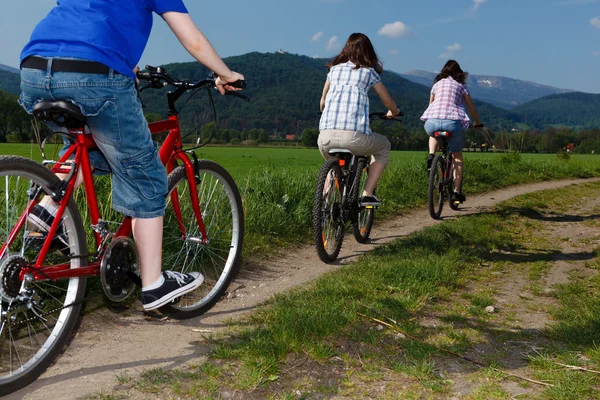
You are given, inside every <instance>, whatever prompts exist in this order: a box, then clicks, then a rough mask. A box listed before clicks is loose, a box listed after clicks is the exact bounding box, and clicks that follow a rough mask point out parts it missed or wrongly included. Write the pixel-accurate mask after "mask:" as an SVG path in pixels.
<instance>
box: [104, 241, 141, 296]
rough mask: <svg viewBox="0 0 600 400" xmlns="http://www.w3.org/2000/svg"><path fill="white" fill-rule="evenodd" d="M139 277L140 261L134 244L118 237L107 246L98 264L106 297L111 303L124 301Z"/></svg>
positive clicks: (133, 288) (132, 290)
mask: <svg viewBox="0 0 600 400" xmlns="http://www.w3.org/2000/svg"><path fill="white" fill-rule="evenodd" d="M139 275H140V259H139V257H138V254H137V250H136V247H135V243H134V242H133V241H132V240H131V239H129V238H128V237H124V236H119V237H116V238H114V239H113V240H112V242H111V243H110V244H109V245H108V246H107V248H106V251H105V253H104V256H103V257H102V261H101V262H100V280H101V281H102V289H103V290H104V294H105V295H106V297H107V298H108V299H109V300H110V301H113V302H116V303H120V302H122V301H125V300H126V299H127V298H128V297H129V296H131V294H132V293H133V292H134V290H135V287H136V280H137V279H136V277H139Z"/></svg>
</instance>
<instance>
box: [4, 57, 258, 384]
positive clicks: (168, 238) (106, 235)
mask: <svg viewBox="0 0 600 400" xmlns="http://www.w3.org/2000/svg"><path fill="white" fill-rule="evenodd" d="M146 69H147V71H146V72H140V73H139V74H138V77H139V79H140V80H144V81H148V82H149V83H148V84H147V85H146V86H145V87H144V88H142V89H145V88H162V87H164V86H166V85H171V86H174V87H175V88H176V89H175V90H174V91H172V92H169V93H168V94H167V100H168V105H169V118H168V119H166V120H163V121H159V122H154V123H151V124H149V125H150V131H151V132H152V133H153V134H155V133H159V132H167V131H168V135H167V137H166V139H165V140H164V142H163V144H162V146H161V148H160V152H159V154H160V159H161V161H162V162H163V164H164V165H165V167H166V169H167V172H168V174H169V175H168V181H169V192H168V193H169V194H168V199H167V209H166V213H165V217H164V235H163V236H164V238H163V264H164V265H166V266H168V267H169V269H172V270H177V271H180V272H184V273H185V272H189V271H200V272H201V273H202V274H203V275H204V277H205V281H204V284H203V285H201V286H200V287H199V288H198V289H196V290H195V291H193V292H191V293H188V294H186V295H184V296H183V297H181V298H179V299H177V300H176V302H174V303H170V304H169V305H167V306H165V307H163V308H161V309H160V311H161V312H164V313H167V314H168V315H170V316H172V317H175V318H181V319H182V318H190V317H194V316H197V315H200V314H202V313H204V312H206V311H207V310H208V309H210V308H211V307H212V306H213V305H214V304H215V303H216V302H217V301H218V300H219V298H220V297H222V295H223V294H224V293H225V291H226V289H227V287H228V285H229V283H230V282H231V280H232V279H233V278H234V276H235V275H236V273H237V272H238V270H239V268H240V258H241V252H242V243H243V237H244V214H243V209H242V200H241V197H240V193H239V191H238V188H237V186H236V184H235V182H234V180H233V179H232V177H231V176H230V175H229V173H228V172H227V171H226V170H225V169H224V168H223V167H221V166H220V165H218V164H217V163H215V162H212V161H208V160H199V159H198V158H197V156H196V154H195V153H194V150H195V149H196V148H197V147H198V146H194V147H192V148H190V149H185V148H184V144H183V143H182V136H181V131H180V127H179V117H178V110H177V109H176V108H175V103H176V102H177V100H178V99H179V98H180V97H181V96H182V95H183V94H185V93H186V92H187V91H189V90H193V91H194V93H196V92H197V91H199V90H201V89H203V88H205V89H206V90H207V92H208V96H209V98H210V104H211V106H212V113H213V114H214V117H215V118H216V112H215V109H214V103H213V102H212V95H211V94H210V93H211V91H212V90H211V89H213V88H214V87H215V84H214V79H212V78H210V79H206V80H202V81H200V82H190V81H182V80H179V79H176V78H174V77H172V76H170V75H169V74H167V72H166V71H165V70H164V69H162V68H154V67H149V66H148V67H146ZM240 84H243V85H244V86H245V82H240ZM228 94H231V95H234V96H237V97H242V98H244V99H246V100H248V98H247V97H245V96H243V95H241V94H238V93H236V92H228ZM192 95H193V94H192ZM34 116H35V118H36V119H37V120H39V121H53V122H54V123H56V124H58V125H59V126H62V127H65V128H66V129H67V130H68V136H69V137H71V140H72V141H73V142H74V145H72V146H71V147H70V148H69V150H68V151H67V152H66V153H65V154H64V155H62V156H61V157H60V159H59V160H58V161H51V162H45V163H46V164H49V165H50V166H51V168H50V169H49V168H47V167H44V166H43V165H41V164H39V163H37V162H34V161H32V160H29V159H26V158H23V157H17V156H3V157H0V210H1V211H0V213H1V214H2V218H0V395H4V394H7V393H10V392H13V391H15V390H17V389H20V388H21V387H23V386H26V385H27V384H29V383H30V382H32V381H33V380H34V379H36V378H37V377H38V376H39V375H40V374H41V373H42V372H43V371H44V370H45V369H46V368H47V367H48V366H50V364H52V362H53V361H54V360H55V358H56V357H57V356H58V355H59V354H60V353H61V351H62V350H63V349H64V348H65V346H66V345H67V343H68V342H69V340H70V338H71V337H72V333H73V329H74V328H75V326H76V323H77V320H78V318H79V314H80V311H81V307H82V304H83V302H84V300H85V298H84V292H85V284H86V278H88V277H97V276H99V277H100V279H101V286H102V289H103V291H104V294H105V295H106V297H107V298H108V299H109V300H110V301H113V302H122V301H124V300H125V299H127V298H128V297H129V296H130V295H131V294H132V293H133V292H134V291H135V289H136V286H137V285H138V284H139V260H138V255H137V252H136V248H135V244H134V243H133V241H132V240H131V239H130V237H131V219H130V218H128V217H126V218H124V219H123V220H122V221H121V223H110V222H108V221H106V220H104V219H102V218H101V215H100V211H99V208H98V200H97V197H96V189H95V186H94V179H93V177H92V168H91V167H90V162H89V151H90V149H92V148H94V147H95V142H94V139H93V137H92V136H91V135H88V134H83V133H84V132H85V117H84V116H83V115H82V114H81V111H80V110H79V107H77V106H76V105H74V104H72V103H70V102H68V101H56V102H41V103H38V104H37V105H36V106H35V108H34ZM42 147H43V146H42ZM80 170H81V172H82V174H83V186H84V189H85V196H80V197H84V199H82V201H79V203H84V202H85V203H87V209H88V211H89V223H88V224H86V225H84V222H83V219H82V217H81V214H80V211H79V210H80V208H83V207H85V205H84V204H77V202H76V201H75V199H74V197H73V196H74V193H75V189H76V185H75V181H76V177H77V175H78V172H79V171H80ZM55 174H64V175H61V176H65V175H66V178H64V179H59V178H58V177H57V176H56V175H55ZM45 196H50V197H51V198H52V199H53V200H54V202H56V203H57V204H58V209H57V211H56V214H55V215H54V222H53V223H52V225H51V227H50V229H49V232H48V233H47V234H45V235H40V234H39V232H38V233H37V234H36V232H33V231H32V228H30V227H29V224H28V223H27V221H28V217H29V214H30V212H31V210H32V209H33V208H34V207H35V206H36V205H37V204H38V203H39V202H40V200H41V199H42V198H44V197H45ZM111 226H116V230H113V229H111ZM57 234H58V236H57ZM58 237H61V238H62V239H63V240H62V241H60V240H57V238H58Z"/></svg>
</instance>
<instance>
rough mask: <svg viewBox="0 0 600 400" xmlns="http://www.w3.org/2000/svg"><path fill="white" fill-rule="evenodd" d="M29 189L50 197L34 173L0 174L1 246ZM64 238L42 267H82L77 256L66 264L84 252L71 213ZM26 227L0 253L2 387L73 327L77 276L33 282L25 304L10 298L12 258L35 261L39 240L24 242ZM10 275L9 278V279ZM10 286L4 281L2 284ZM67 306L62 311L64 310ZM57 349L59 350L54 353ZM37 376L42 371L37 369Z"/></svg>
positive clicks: (28, 369)
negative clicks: (67, 244)
mask: <svg viewBox="0 0 600 400" xmlns="http://www.w3.org/2000/svg"><path fill="white" fill-rule="evenodd" d="M28 191H31V192H32V193H33V192H35V193H37V192H39V193H49V189H48V187H47V186H46V185H45V184H44V182H41V181H40V179H39V178H38V177H37V176H36V175H35V174H29V173H26V172H23V171H19V172H16V171H14V172H13V171H8V172H6V171H3V172H0V207H1V209H2V211H1V213H2V216H3V218H1V219H0V247H2V246H3V245H4V244H5V241H6V238H7V236H8V234H9V233H10V232H11V231H12V229H13V227H14V226H15V224H16V223H17V221H18V219H19V218H20V217H21V214H22V212H23V210H24V209H25V208H26V204H27V203H28V201H29V196H28ZM63 227H64V234H65V235H66V237H67V241H68V243H69V246H66V245H60V244H58V243H59V242H56V243H57V244H56V246H53V248H52V250H51V251H50V252H49V253H48V255H47V256H46V259H45V260H44V266H50V265H53V264H63V263H69V262H70V264H71V268H78V267H80V266H82V260H81V259H80V258H73V259H71V260H70V261H69V257H68V255H65V254H63V253H61V250H64V252H65V253H67V254H68V251H69V248H70V251H71V253H72V254H82V253H83V252H82V249H81V247H80V244H79V243H80V242H79V238H78V237H77V229H76V225H75V222H74V219H73V217H72V215H71V214H70V211H69V209H68V208H67V209H65V213H64V215H63ZM28 228H29V227H27V226H25V227H23V228H22V229H21V230H19V232H18V234H17V236H16V238H15V240H14V241H13V242H12V244H11V245H10V246H9V247H8V248H7V251H5V253H4V254H0V278H1V279H0V298H1V301H0V385H2V384H8V383H9V382H12V381H15V380H17V379H19V378H21V377H22V376H23V375H25V374H27V373H29V372H31V370H32V369H33V368H35V367H36V366H37V365H38V364H39V363H41V362H42V361H44V359H45V358H46V356H48V354H49V352H51V351H53V350H55V348H56V347H57V345H58V344H59V343H60V342H61V341H62V340H63V339H64V333H65V332H66V330H68V329H71V328H72V324H71V323H68V321H69V320H70V318H76V317H77V315H76V314H77V313H78V312H79V304H78V299H79V296H80V295H81V293H80V290H79V288H80V281H79V278H71V279H68V280H58V281H56V282H50V281H37V282H33V283H31V284H30V286H29V288H30V289H31V294H30V295H29V296H25V298H26V299H27V300H21V301H20V300H19V299H18V298H17V297H15V296H14V293H15V292H14V291H15V290H16V286H15V284H16V283H17V282H18V280H17V278H16V275H15V271H16V270H17V269H16V268H15V263H14V260H17V259H20V260H23V262H24V263H25V264H27V263H32V262H34V261H36V260H37V257H38V256H39V250H40V249H41V243H42V242H43V240H37V239H27V240H26V239H25V238H24V236H25V235H26V234H27V232H29V230H28ZM9 276H12V277H13V279H9V278H8V277H9ZM7 279H8V280H10V282H11V283H6V280H7ZM65 306H66V307H65ZM56 350H58V349H56ZM40 372H41V371H40Z"/></svg>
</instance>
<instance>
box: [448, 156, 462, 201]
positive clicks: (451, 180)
mask: <svg viewBox="0 0 600 400" xmlns="http://www.w3.org/2000/svg"><path fill="white" fill-rule="evenodd" d="M447 186H448V205H449V206H450V208H451V209H452V210H458V207H459V206H460V202H459V201H456V200H454V198H453V197H454V163H452V166H451V167H450V173H449V174H448V185H447ZM459 191H461V190H459Z"/></svg>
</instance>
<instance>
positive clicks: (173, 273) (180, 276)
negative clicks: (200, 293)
mask: <svg viewBox="0 0 600 400" xmlns="http://www.w3.org/2000/svg"><path fill="white" fill-rule="evenodd" d="M165 274H166V275H167V276H168V277H169V278H171V279H175V280H176V281H177V283H178V284H179V286H183V285H185V277H186V275H187V274H182V273H181V272H176V271H165Z"/></svg>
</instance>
